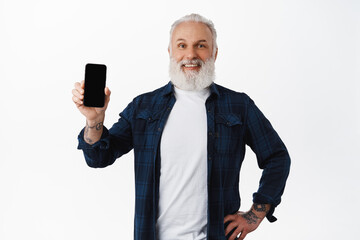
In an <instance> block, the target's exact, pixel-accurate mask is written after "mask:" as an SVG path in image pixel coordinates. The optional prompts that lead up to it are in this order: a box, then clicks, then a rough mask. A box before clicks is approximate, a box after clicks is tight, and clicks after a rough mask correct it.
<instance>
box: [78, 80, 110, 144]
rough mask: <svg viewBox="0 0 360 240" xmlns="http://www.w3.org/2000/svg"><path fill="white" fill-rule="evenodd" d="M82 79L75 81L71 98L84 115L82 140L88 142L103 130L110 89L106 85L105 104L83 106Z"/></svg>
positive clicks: (96, 137) (95, 139)
mask: <svg viewBox="0 0 360 240" xmlns="http://www.w3.org/2000/svg"><path fill="white" fill-rule="evenodd" d="M84 86H85V83H84V81H82V82H80V83H79V82H76V83H75V88H74V89H73V90H72V94H73V97H72V100H73V101H74V103H75V105H76V107H77V108H78V109H79V111H80V112H81V113H82V114H83V115H84V116H85V117H86V126H85V131H84V140H85V142H87V143H88V144H94V143H95V142H97V141H98V140H99V139H100V137H101V134H102V132H103V122H104V118H105V111H106V108H107V106H108V104H109V101H110V94H111V92H110V89H109V88H108V87H106V88H105V89H104V91H105V104H104V107H102V108H97V107H86V106H84Z"/></svg>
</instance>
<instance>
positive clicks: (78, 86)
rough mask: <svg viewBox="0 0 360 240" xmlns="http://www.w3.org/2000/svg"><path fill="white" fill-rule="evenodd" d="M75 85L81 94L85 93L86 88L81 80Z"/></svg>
mask: <svg viewBox="0 0 360 240" xmlns="http://www.w3.org/2000/svg"><path fill="white" fill-rule="evenodd" d="M74 86H75V89H76V90H78V92H79V93H80V94H84V88H83V87H82V86H81V84H80V83H79V82H76V83H75V85H74Z"/></svg>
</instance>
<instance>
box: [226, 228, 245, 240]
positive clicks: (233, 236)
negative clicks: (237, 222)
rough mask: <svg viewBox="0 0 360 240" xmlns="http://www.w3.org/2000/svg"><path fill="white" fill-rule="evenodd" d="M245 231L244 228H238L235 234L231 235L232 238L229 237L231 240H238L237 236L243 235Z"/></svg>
mask: <svg viewBox="0 0 360 240" xmlns="http://www.w3.org/2000/svg"><path fill="white" fill-rule="evenodd" d="M242 231H243V229H242V228H240V227H238V228H236V229H235V231H234V232H233V234H231V236H230V237H229V240H230V239H231V240H234V239H237V236H238V235H239V233H241V232H242Z"/></svg>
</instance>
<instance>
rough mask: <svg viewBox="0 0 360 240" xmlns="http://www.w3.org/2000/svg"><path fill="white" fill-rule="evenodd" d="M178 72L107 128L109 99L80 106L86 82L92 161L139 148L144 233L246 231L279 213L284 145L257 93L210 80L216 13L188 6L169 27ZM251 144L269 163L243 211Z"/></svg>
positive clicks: (210, 235)
mask: <svg viewBox="0 0 360 240" xmlns="http://www.w3.org/2000/svg"><path fill="white" fill-rule="evenodd" d="M168 51H169V55H170V68H169V73H170V78H171V81H170V82H169V83H168V84H167V85H165V86H164V87H161V88H159V89H156V90H155V91H153V92H149V93H145V94H142V95H140V96H137V97H136V98H134V100H133V101H132V102H131V103H129V105H128V106H127V107H126V108H125V110H124V111H123V112H121V113H120V119H119V120H118V122H117V123H115V124H114V125H113V126H112V127H111V128H110V129H109V130H108V129H107V128H106V127H104V126H103V121H104V117H105V110H106V108H107V105H108V103H109V99H110V90H109V89H108V88H105V94H106V100H105V106H104V107H103V108H90V107H85V106H84V105H83V101H82V100H83V94H84V82H81V83H76V84H75V89H73V101H74V102H75V104H76V106H77V108H78V109H79V110H80V112H81V113H82V114H83V115H84V116H85V117H86V126H85V128H84V129H83V130H82V131H81V132H80V134H79V136H78V139H79V146H78V148H79V149H82V150H83V152H84V156H85V159H86V162H87V164H88V165H89V166H90V167H106V166H108V165H111V164H112V163H114V161H115V160H116V159H117V158H119V157H120V156H122V155H123V154H126V153H128V152H129V151H130V150H131V149H134V155H135V185H136V189H135V193H136V202H135V222H134V237H135V239H136V240H138V239H141V240H143V239H147V240H149V239H153V240H155V239H160V240H170V239H186V240H188V239H196V240H200V239H211V240H220V239H221V240H222V239H230V240H234V239H236V238H237V236H238V235H240V237H239V239H244V238H245V236H246V235H247V234H248V233H249V232H251V231H253V230H255V229H256V228H257V227H258V226H259V224H260V222H261V221H262V220H263V219H264V218H265V216H266V217H267V218H268V220H269V221H270V222H273V221H275V220H276V218H275V217H274V216H273V212H274V209H275V207H276V206H277V205H278V204H279V203H280V198H281V195H282V193H283V191H284V187H285V182H286V179H287V176H288V173H289V167H290V157H289V155H288V152H287V150H286V147H285V145H284V144H283V142H282V141H281V139H280V138H279V136H278V134H277V133H276V132H275V130H274V129H273V128H272V126H271V124H270V122H269V121H268V120H267V119H266V118H265V116H264V115H263V114H262V113H261V111H260V110H259V109H258V108H257V107H256V105H255V104H254V102H253V101H252V100H251V99H250V98H249V97H248V96H247V95H246V94H244V93H238V92H235V91H232V90H229V89H227V88H224V87H222V86H220V85H217V84H215V83H213V81H214V78H215V74H214V69H215V67H214V62H215V60H216V57H217V52H218V48H217V44H216V31H215V28H214V25H213V23H212V22H211V21H209V20H207V19H205V18H204V17H202V16H200V15H197V14H191V15H187V16H185V17H183V18H181V19H179V20H178V21H176V22H175V23H174V24H173V25H172V28H171V31H170V44H169V49H168ZM245 144H247V145H249V146H250V147H251V148H252V150H253V151H254V152H255V153H256V156H257V161H258V165H259V167H260V168H261V169H263V174H262V177H261V180H260V187H259V189H258V191H257V192H256V193H254V195H253V201H254V204H253V206H252V207H251V209H250V210H249V211H247V212H240V211H238V209H239V208H240V196H239V171H240V168H241V164H242V161H243V159H244V155H245Z"/></svg>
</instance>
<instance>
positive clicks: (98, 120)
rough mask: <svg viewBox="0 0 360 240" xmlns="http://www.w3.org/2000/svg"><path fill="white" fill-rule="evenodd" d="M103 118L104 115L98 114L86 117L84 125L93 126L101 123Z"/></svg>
mask: <svg viewBox="0 0 360 240" xmlns="http://www.w3.org/2000/svg"><path fill="white" fill-rule="evenodd" d="M104 119H105V115H102V116H99V117H97V118H95V119H86V125H88V126H90V127H94V126H96V125H98V124H101V125H102V123H103V122H104Z"/></svg>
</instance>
